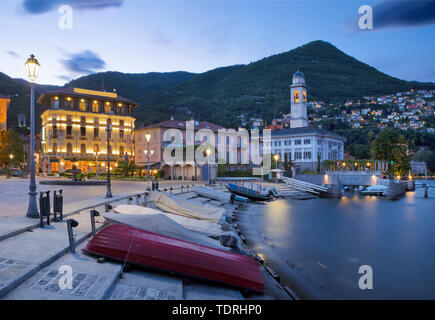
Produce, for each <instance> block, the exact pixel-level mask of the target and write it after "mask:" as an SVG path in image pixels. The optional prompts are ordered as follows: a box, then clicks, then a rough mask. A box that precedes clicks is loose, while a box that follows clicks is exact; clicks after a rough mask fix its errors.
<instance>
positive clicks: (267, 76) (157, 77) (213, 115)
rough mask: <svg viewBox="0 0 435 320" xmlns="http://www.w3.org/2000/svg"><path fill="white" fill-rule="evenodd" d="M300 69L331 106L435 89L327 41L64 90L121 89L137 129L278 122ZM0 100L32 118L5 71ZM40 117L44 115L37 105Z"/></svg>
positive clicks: (116, 75)
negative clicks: (242, 61)
mask: <svg viewBox="0 0 435 320" xmlns="http://www.w3.org/2000/svg"><path fill="white" fill-rule="evenodd" d="M298 69H299V70H301V71H302V72H304V74H305V79H306V83H307V86H308V99H309V100H321V101H324V102H327V103H330V102H344V101H345V100H347V99H358V98H361V97H362V96H365V95H377V94H390V93H395V92H397V91H404V90H409V89H411V88H414V89H420V88H422V89H435V84H434V83H420V82H408V81H403V80H400V79H397V78H393V77H391V76H388V75H386V74H384V73H382V72H379V71H377V70H376V69H375V68H373V67H370V66H369V65H367V64H365V63H362V62H360V61H358V60H356V59H355V58H353V57H351V56H349V55H347V54H345V53H344V52H342V51H340V50H339V49H337V48H336V47H334V46H333V45H331V44H330V43H327V42H324V41H314V42H310V43H308V44H306V45H304V46H301V47H298V48H296V49H294V50H291V51H288V52H284V53H281V54H277V55H273V56H270V57H268V58H264V59H262V60H259V61H257V62H254V63H250V64H248V65H235V66H229V67H222V68H217V69H214V70H210V71H207V72H204V73H201V74H193V73H188V72H181V71H180V72H168V73H156V72H153V73H146V74H125V73H121V72H104V73H98V74H92V75H88V76H85V77H81V78H78V79H76V80H73V81H71V82H70V83H68V84H67V85H66V86H71V87H80V88H86V89H93V90H101V88H102V85H103V84H104V88H105V89H106V90H107V91H112V90H113V89H116V90H117V92H118V93H119V95H121V96H123V97H126V98H128V99H131V100H133V101H135V102H137V103H138V104H139V107H138V108H137V109H136V117H137V119H138V125H141V124H151V123H155V122H159V121H162V120H166V119H169V117H170V116H171V115H172V116H174V117H176V118H178V119H189V118H192V117H193V118H195V119H197V120H208V121H213V122H216V123H219V124H222V125H226V126H228V127H237V126H238V125H240V120H239V118H238V116H239V115H240V114H246V115H247V116H248V117H250V116H258V117H262V118H263V119H265V120H266V121H270V120H271V119H272V118H273V117H274V116H278V115H279V114H281V113H288V112H289V111H290V93H289V86H290V84H291V81H292V75H293V73H294V72H295V71H296V70H298ZM53 88H56V87H55V86H41V85H38V86H37V87H36V91H37V92H36V96H38V95H39V94H40V93H43V92H46V91H48V90H52V89H53ZM0 94H2V95H14V96H13V97H12V102H11V106H10V108H9V112H8V116H9V119H8V123H9V125H10V126H11V124H12V126H14V125H15V124H16V123H17V121H16V118H17V115H18V114H19V113H25V114H26V115H27V119H29V118H28V114H29V112H28V110H29V106H28V105H29V103H28V100H29V99H28V95H29V86H28V83H27V82H26V81H24V80H22V79H12V78H10V77H8V76H6V75H4V74H2V73H0ZM17 94H18V95H17ZM16 95H17V96H16ZM36 111H37V116H38V115H39V112H40V111H39V106H37V110H36ZM37 123H38V122H37Z"/></svg>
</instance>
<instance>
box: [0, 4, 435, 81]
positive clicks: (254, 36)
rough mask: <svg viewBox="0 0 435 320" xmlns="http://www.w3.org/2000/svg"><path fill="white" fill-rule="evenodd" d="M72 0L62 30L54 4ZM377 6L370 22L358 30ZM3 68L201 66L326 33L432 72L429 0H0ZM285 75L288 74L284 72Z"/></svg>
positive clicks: (386, 64) (392, 70)
mask: <svg viewBox="0 0 435 320" xmlns="http://www.w3.org/2000/svg"><path fill="white" fill-rule="evenodd" d="M62 4H70V5H72V7H73V28H72V30H62V29H60V28H59V25H58V21H59V19H60V18H61V16H62V15H61V14H59V12H58V9H59V7H60V6H61V5H62ZM363 4H370V5H372V6H373V10H374V11H373V12H374V29H373V30H370V31H361V30H358V28H357V26H358V18H359V16H358V8H359V7H360V6H361V5H363ZM0 6H1V7H0V8H1V10H0V30H1V33H0V40H1V43H2V46H1V49H0V59H1V63H0V72H3V73H6V74H7V75H9V76H11V77H14V78H15V77H17V78H25V77H26V75H25V69H24V62H25V61H26V59H27V57H28V56H29V55H30V54H32V53H33V54H35V55H36V57H37V59H38V60H39V61H40V63H41V65H42V68H41V72H40V77H39V79H38V82H39V83H44V84H58V85H63V84H64V83H66V82H67V81H68V80H69V79H73V78H77V77H79V76H82V75H86V74H89V73H93V72H100V71H109V70H110V71H121V72H126V73H146V72H151V71H157V72H167V71H178V70H184V71H190V72H204V71H207V70H210V69H214V68H217V67H221V66H228V65H234V64H246V63H250V62H253V61H256V60H258V59H261V58H263V57H267V56H270V55H273V54H278V53H281V52H284V51H288V50H291V49H294V48H296V47H298V46H301V45H303V44H305V43H307V42H310V41H313V40H325V41H328V42H330V43H332V44H333V45H335V46H336V47H338V48H339V49H340V50H342V51H344V52H345V53H347V54H350V55H352V56H354V57H355V58H357V59H358V60H361V61H363V62H365V63H368V64H369V65H372V66H374V67H375V68H377V69H379V70H380V71H382V72H385V73H387V74H389V75H392V76H395V77H398V78H401V79H405V80H418V81H432V82H435V62H434V60H435V59H434V56H435V41H434V40H435V37H434V35H435V1H417V0H416V1H394V2H387V3H385V2H383V1H353V0H350V1H290V0H288V1H270V0H269V1H244V0H239V1H234V0H218V1H209V0H197V1H182V0H168V1H164V0H158V1H157V0H152V1H144V0H1V4H0ZM289 78H290V75H289Z"/></svg>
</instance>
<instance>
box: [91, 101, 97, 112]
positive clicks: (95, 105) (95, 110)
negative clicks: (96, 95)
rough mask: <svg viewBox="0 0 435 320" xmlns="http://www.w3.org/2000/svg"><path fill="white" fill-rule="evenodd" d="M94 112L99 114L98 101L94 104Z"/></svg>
mask: <svg viewBox="0 0 435 320" xmlns="http://www.w3.org/2000/svg"><path fill="white" fill-rule="evenodd" d="M92 112H98V101H97V100H94V102H92Z"/></svg>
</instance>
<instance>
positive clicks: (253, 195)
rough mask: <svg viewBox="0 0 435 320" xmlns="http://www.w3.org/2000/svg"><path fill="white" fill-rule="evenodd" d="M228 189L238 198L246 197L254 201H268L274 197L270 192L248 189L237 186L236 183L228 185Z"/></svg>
mask: <svg viewBox="0 0 435 320" xmlns="http://www.w3.org/2000/svg"><path fill="white" fill-rule="evenodd" d="M227 189H228V191H230V192H231V193H233V194H235V195H237V196H242V197H246V198H248V199H250V200H254V201H266V200H269V199H271V198H272V195H271V194H270V192H269V191H261V190H258V189H253V188H248V187H245V186H243V185H237V184H234V183H228V184H227Z"/></svg>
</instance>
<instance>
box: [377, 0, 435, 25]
mask: <svg viewBox="0 0 435 320" xmlns="http://www.w3.org/2000/svg"><path fill="white" fill-rule="evenodd" d="M432 23H435V1H433V0H432V1H427V0H418V1H410V0H403V1H384V2H382V3H380V4H378V5H376V6H374V7H373V27H374V28H375V29H380V28H386V27H397V26H418V25H426V24H432Z"/></svg>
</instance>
